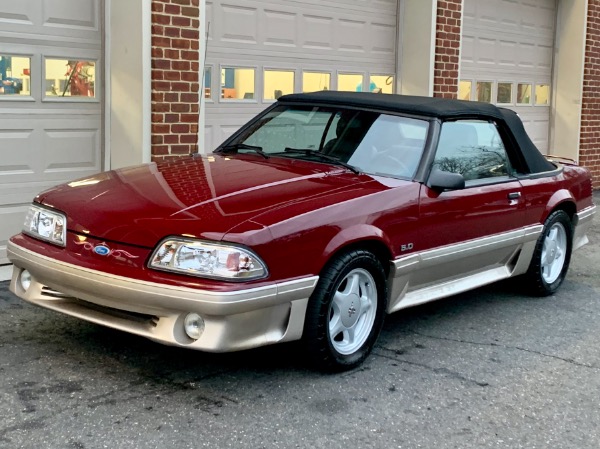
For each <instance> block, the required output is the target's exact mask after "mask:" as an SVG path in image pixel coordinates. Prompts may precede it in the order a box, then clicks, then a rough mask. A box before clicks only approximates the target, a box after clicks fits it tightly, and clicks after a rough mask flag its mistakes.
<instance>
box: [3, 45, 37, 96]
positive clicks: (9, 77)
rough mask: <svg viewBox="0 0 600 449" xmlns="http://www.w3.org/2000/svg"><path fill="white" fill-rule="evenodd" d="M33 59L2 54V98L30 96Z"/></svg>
mask: <svg viewBox="0 0 600 449" xmlns="http://www.w3.org/2000/svg"><path fill="white" fill-rule="evenodd" d="M30 70H31V59H30V58H27V57H23V56H12V55H0V99H7V98H10V97H13V98H14V97H16V96H29V95H31V92H30V78H29V75H30Z"/></svg>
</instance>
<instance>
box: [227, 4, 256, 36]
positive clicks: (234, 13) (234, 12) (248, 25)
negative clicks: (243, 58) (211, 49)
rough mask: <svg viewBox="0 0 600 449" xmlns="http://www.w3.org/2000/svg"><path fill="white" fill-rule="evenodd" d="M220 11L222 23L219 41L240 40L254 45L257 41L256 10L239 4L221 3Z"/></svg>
mask: <svg viewBox="0 0 600 449" xmlns="http://www.w3.org/2000/svg"><path fill="white" fill-rule="evenodd" d="M219 12H220V19H221V23H222V24H223V28H222V30H223V31H222V33H221V34H220V41H221V42H223V43H225V44H227V43H229V42H242V43H246V44H250V45H255V44H256V43H257V42H258V10H257V9H256V8H250V7H245V6H240V5H235V6H230V5H222V6H221V10H220V11H219Z"/></svg>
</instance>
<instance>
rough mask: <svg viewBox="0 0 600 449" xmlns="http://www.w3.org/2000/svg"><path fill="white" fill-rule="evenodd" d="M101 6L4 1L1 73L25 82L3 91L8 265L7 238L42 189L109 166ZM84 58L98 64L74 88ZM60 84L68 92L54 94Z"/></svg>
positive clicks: (2, 185)
mask: <svg viewBox="0 0 600 449" xmlns="http://www.w3.org/2000/svg"><path fill="white" fill-rule="evenodd" d="M101 6H102V5H101V0H0V56H3V58H6V59H4V60H3V61H4V62H3V64H2V67H0V71H2V73H1V75H2V76H3V77H7V78H8V77H11V78H16V79H17V80H20V81H21V82H22V83H23V86H24V88H23V90H22V91H21V92H20V93H19V92H16V93H15V92H6V89H5V91H4V92H0V264H3V263H6V262H8V261H7V259H6V249H5V247H6V241H7V239H8V237H9V236H10V235H12V234H14V233H16V232H18V230H19V229H20V227H21V224H22V221H23V217H24V214H25V211H26V209H27V205H28V204H30V202H31V200H32V199H33V198H34V197H35V196H36V195H37V194H38V193H39V192H40V191H43V190H46V189H48V188H50V187H52V186H55V185H57V184H60V183H63V182H67V181H70V180H72V179H74V178H80V177H85V176H89V175H92V174H95V173H98V172H99V171H101V169H102V166H101V157H102V149H101V139H102V103H101V101H102V93H101V87H102V79H101V75H102V72H103V64H102V55H103V53H102V30H101V10H102V8H101ZM24 58H25V59H26V58H28V59H29V64H25V62H24V61H23V59H24ZM69 61H71V62H69ZM78 61H80V62H84V61H94V65H93V66H92V65H91V64H86V65H85V66H84V67H82V68H81V70H80V72H79V73H81V74H82V75H80V80H81V83H79V84H78V85H77V86H74V84H71V85H69V83H68V79H69V77H68V75H67V72H68V70H69V67H72V68H74V67H75V64H76V63H77V62H78ZM24 64H25V65H24ZM26 66H27V67H26ZM77 67H79V66H77ZM25 69H27V70H25ZM78 70H79V68H78ZM50 83H51V85H50V87H49V84H50ZM57 86H58V89H59V90H60V92H61V93H62V92H65V94H66V95H65V96H64V97H63V96H62V95H60V94H56V93H53V92H54V90H52V89H57ZM79 86H85V90H82V89H80V88H79ZM25 87H30V90H28V89H26V88H25ZM51 88H52V89H51ZM92 92H93V93H94V94H93V96H92V95H90V94H91V93H92Z"/></svg>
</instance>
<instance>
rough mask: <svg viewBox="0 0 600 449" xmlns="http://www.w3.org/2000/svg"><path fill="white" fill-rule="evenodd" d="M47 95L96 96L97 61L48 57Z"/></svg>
mask: <svg viewBox="0 0 600 449" xmlns="http://www.w3.org/2000/svg"><path fill="white" fill-rule="evenodd" d="M45 68H46V83H45V86H44V87H45V92H46V96H47V97H88V98H94V97H95V96H96V94H95V83H96V63H95V62H93V61H77V60H74V59H46V67H45Z"/></svg>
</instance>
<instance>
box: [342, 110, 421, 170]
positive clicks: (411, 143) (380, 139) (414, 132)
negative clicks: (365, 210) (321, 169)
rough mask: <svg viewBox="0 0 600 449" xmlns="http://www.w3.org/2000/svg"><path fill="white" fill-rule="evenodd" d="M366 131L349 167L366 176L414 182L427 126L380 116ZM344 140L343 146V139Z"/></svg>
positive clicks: (402, 119) (406, 119)
mask: <svg viewBox="0 0 600 449" xmlns="http://www.w3.org/2000/svg"><path fill="white" fill-rule="evenodd" d="M367 123H368V122H367ZM363 127H364V128H365V129H367V132H366V134H365V135H364V138H362V140H361V141H360V143H359V145H358V146H357V147H356V150H354V152H353V153H352V155H351V157H350V158H349V159H348V163H349V164H350V165H352V166H354V167H358V168H360V169H361V170H362V171H364V172H365V173H371V174H376V175H381V176H394V177H400V178H412V177H413V176H414V174H415V172H416V170H417V167H418V165H419V162H420V160H421V155H422V154H423V148H424V147H425V140H426V137H427V129H428V123H427V122H426V121H424V120H416V119H411V118H406V117H397V116H392V115H385V114H381V115H380V116H379V117H377V119H376V120H375V121H374V122H373V124H371V125H370V126H369V125H367V124H363ZM341 140H342V143H343V140H344V136H342V137H341ZM345 146H346V145H343V147H342V148H344V147H345ZM332 154H334V155H335V151H334V152H333V153H332ZM342 159H343V158H342Z"/></svg>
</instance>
